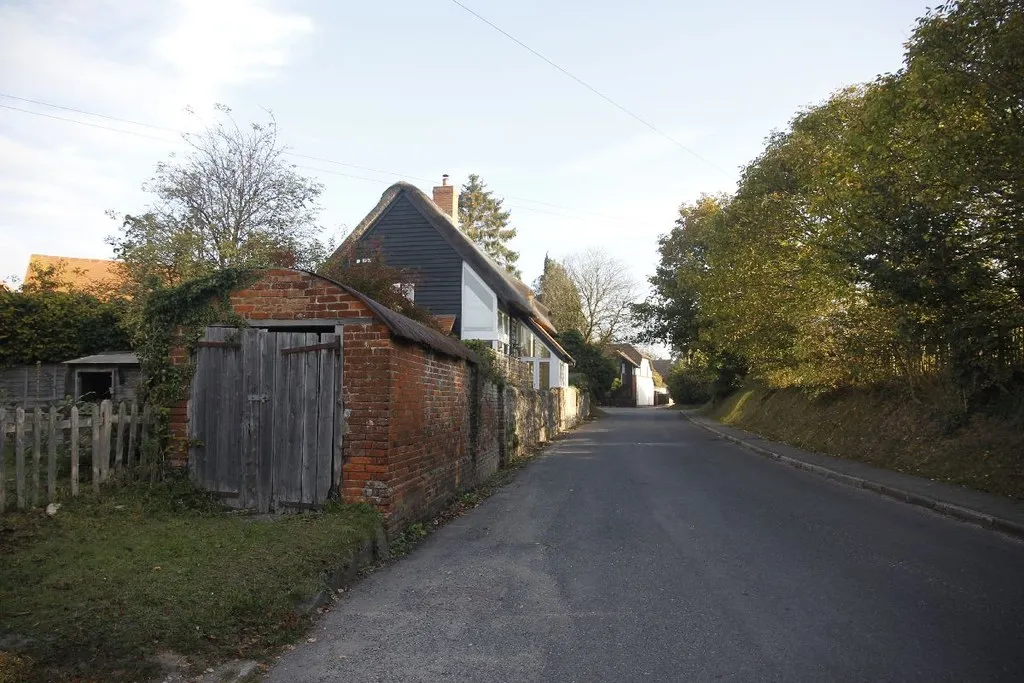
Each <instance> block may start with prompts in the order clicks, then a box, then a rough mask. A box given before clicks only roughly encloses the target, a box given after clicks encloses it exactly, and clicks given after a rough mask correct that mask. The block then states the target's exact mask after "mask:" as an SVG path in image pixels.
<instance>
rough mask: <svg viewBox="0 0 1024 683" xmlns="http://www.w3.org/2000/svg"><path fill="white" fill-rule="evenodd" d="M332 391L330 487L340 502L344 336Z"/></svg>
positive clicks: (343, 410) (343, 400)
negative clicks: (332, 430)
mask: <svg viewBox="0 0 1024 683" xmlns="http://www.w3.org/2000/svg"><path fill="white" fill-rule="evenodd" d="M335 381H336V385H335V389H334V452H333V453H332V455H331V487H332V488H333V489H334V490H335V491H336V492H337V494H338V499H339V500H341V490H342V489H341V476H342V464H343V456H344V452H345V451H344V445H345V434H346V433H347V432H348V429H347V425H348V423H347V420H346V416H347V413H346V412H345V336H344V335H342V334H339V335H338V365H337V368H336V370H335Z"/></svg>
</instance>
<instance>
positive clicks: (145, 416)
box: [139, 405, 149, 476]
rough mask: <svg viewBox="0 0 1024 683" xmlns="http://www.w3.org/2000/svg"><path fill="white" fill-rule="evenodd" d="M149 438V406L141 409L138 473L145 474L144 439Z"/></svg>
mask: <svg viewBox="0 0 1024 683" xmlns="http://www.w3.org/2000/svg"><path fill="white" fill-rule="evenodd" d="M148 437H149V406H148V405H146V406H144V407H143V408H142V433H141V434H140V436H139V471H140V472H141V473H142V474H143V476H145V472H146V439H147V438H148Z"/></svg>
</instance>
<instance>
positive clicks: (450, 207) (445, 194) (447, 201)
mask: <svg viewBox="0 0 1024 683" xmlns="http://www.w3.org/2000/svg"><path fill="white" fill-rule="evenodd" d="M434 203H435V204H437V206H438V208H439V209H441V210H442V211H444V212H445V213H446V214H448V215H449V216H450V217H451V219H452V220H453V221H455V223H456V225H457V224H458V222H459V193H458V192H457V191H456V189H455V188H454V187H453V186H452V185H449V184H448V174H447V173H445V174H444V175H443V176H441V184H440V185H438V186H436V187H434Z"/></svg>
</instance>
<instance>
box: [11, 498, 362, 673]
mask: <svg viewBox="0 0 1024 683" xmlns="http://www.w3.org/2000/svg"><path fill="white" fill-rule="evenodd" d="M378 519H379V518H378V515H377V513H376V512H375V511H374V510H373V509H372V508H370V507H369V506H341V505H334V506H332V507H330V508H329V509H327V510H325V511H324V512H322V513H315V514H302V515H292V516H286V517H278V518H267V517H258V516H254V515H248V514H240V513H232V512H227V511H225V510H224V509H223V508H221V507H220V506H219V505H218V504H217V503H215V502H214V501H213V500H212V499H211V498H210V497H209V496H207V495H205V494H203V493H201V492H198V491H196V490H194V489H193V488H192V487H191V485H190V484H189V483H188V482H187V480H184V479H174V480H172V481H169V482H164V483H161V484H140V485H132V486H127V487H124V488H121V489H116V490H112V491H110V492H105V493H104V494H103V496H102V497H100V498H90V497H83V498H81V499H78V500H75V501H73V502H70V503H66V504H65V505H64V506H63V507H62V509H61V510H60V512H59V513H58V515H57V516H56V517H55V518H54V519H50V518H47V517H46V516H45V515H43V514H42V513H41V512H40V511H38V510H36V511H34V512H29V513H24V514H21V513H18V514H13V513H9V514H7V515H4V516H0V556H2V557H3V561H2V562H0V682H3V681H5V680H7V679H6V678H5V676H8V677H10V676H14V678H10V680H29V681H70V680H76V681H78V680H103V681H106V680H139V679H140V678H145V677H146V676H148V675H151V674H153V673H155V671H156V669H157V666H156V665H155V664H154V663H153V661H152V657H153V655H154V654H155V653H157V652H159V651H163V650H169V651H174V652H178V653H182V654H186V655H190V656H193V657H195V658H196V660H197V661H199V662H203V661H214V660H216V659H219V658H224V657H239V656H245V657H260V656H262V655H264V654H265V653H266V651H267V649H268V648H271V647H274V646H279V645H281V644H284V643H287V642H289V641H291V640H294V639H295V638H296V637H297V636H298V635H299V634H300V633H301V632H302V631H303V628H304V627H305V626H306V625H307V624H308V619H304V618H302V617H300V616H299V615H298V614H297V613H296V611H295V607H296V605H297V604H299V603H301V602H303V601H306V600H309V599H310V598H311V597H312V596H313V595H315V594H316V593H317V591H319V590H320V589H321V588H322V587H323V586H324V585H325V580H326V577H327V575H328V573H329V572H331V571H332V570H334V569H336V568H337V567H338V566H339V565H340V564H341V563H342V562H343V561H344V560H345V559H346V558H347V557H348V556H349V554H350V553H351V552H352V551H353V550H354V549H355V548H356V547H358V545H359V544H360V542H362V541H364V540H366V539H369V538H373V536H374V531H375V529H376V526H377V524H378ZM5 669H6V671H7V672H10V671H16V673H13V674H11V673H6V672H5Z"/></svg>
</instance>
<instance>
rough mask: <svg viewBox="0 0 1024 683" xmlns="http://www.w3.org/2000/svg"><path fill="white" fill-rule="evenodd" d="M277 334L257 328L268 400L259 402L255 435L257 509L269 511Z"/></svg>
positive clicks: (261, 373)
mask: <svg viewBox="0 0 1024 683" xmlns="http://www.w3.org/2000/svg"><path fill="white" fill-rule="evenodd" d="M276 338H277V335H276V334H270V333H269V332H267V331H266V330H260V331H259V340H260V343H259V358H258V359H257V361H258V363H259V378H260V383H259V391H260V392H261V393H262V394H263V395H264V396H266V397H267V400H265V401H261V402H260V404H259V432H258V433H257V435H256V509H257V510H259V511H260V512H270V501H271V494H272V491H273V488H272V487H273V483H274V458H273V455H274V429H275V424H274V399H275V393H274V392H275V386H276V384H275V379H276V377H277V374H276V373H277V341H276Z"/></svg>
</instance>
